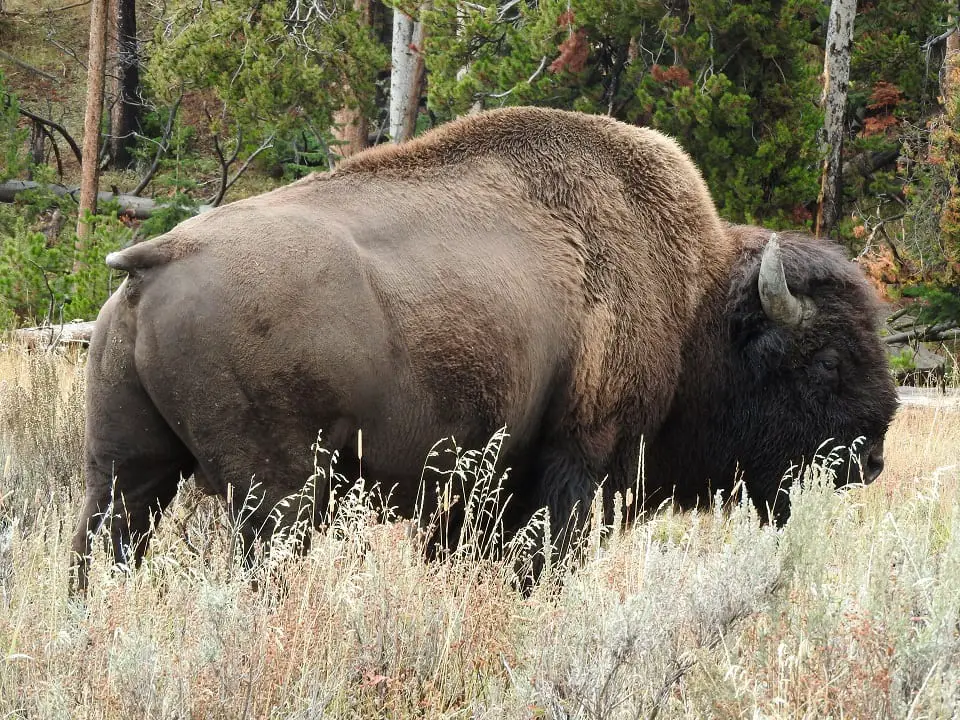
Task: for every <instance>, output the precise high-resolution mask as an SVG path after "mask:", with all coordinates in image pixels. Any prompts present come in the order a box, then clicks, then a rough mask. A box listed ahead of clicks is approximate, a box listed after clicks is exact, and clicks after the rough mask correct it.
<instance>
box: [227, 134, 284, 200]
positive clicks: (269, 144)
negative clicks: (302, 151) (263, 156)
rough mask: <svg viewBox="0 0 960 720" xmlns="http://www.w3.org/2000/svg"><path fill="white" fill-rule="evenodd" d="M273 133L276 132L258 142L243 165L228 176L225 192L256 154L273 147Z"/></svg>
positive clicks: (244, 170)
mask: <svg viewBox="0 0 960 720" xmlns="http://www.w3.org/2000/svg"><path fill="white" fill-rule="evenodd" d="M275 135H276V133H271V134H270V137H268V138H267V139H266V140H264V141H263V142H262V143H260V147H258V148H257V149H256V150H254V151H253V152H252V153H250V155H249V156H248V157H247V159H246V160H244V161H243V165H241V166H240V167H239V168H238V169H237V172H236V173H235V174H234V176H233V177H232V178H230V182H228V183H227V187H226V189H225V190H224V192H226V191H227V190H229V189H230V188H232V187H233V184H234V183H235V182H236V181H237V180H238V179H239V178H240V176H241V175H243V173H244V172H246V170H247V168H248V167H250V163H252V162H253V161H254V159H255V158H256V157H257V155H259V154H260V153H262V152H263V151H264V150H269V149H270V148H272V147H273V138H274V136H275Z"/></svg>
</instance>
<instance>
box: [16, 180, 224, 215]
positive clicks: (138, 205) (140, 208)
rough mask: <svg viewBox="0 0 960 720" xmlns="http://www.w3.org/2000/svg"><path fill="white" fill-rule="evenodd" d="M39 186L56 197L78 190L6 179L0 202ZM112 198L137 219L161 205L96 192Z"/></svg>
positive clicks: (203, 208)
mask: <svg viewBox="0 0 960 720" xmlns="http://www.w3.org/2000/svg"><path fill="white" fill-rule="evenodd" d="M40 187H43V188H45V189H46V190H48V191H49V192H52V193H53V194H54V195H57V196H58V197H71V198H75V197H76V194H77V192H79V188H68V187H66V186H65V185H57V184H50V185H42V186H41V184H40V183H36V182H30V181H28V180H8V181H7V182H5V183H0V202H13V201H14V200H15V199H16V196H17V195H19V194H20V193H22V192H25V191H27V190H35V189H37V188H40ZM114 200H115V201H116V202H117V203H118V204H119V205H120V212H121V213H125V214H127V215H129V216H130V217H134V218H138V219H144V218H148V217H150V216H151V215H152V214H153V213H155V212H156V211H157V210H158V209H159V208H160V207H161V205H160V203H158V202H157V201H155V200H152V199H151V198H144V197H138V196H136V195H118V194H116V193H112V192H99V193H97V201H98V202H111V201H114ZM212 209H213V206H211V205H201V206H200V208H199V211H200V212H206V211H207V210H212Z"/></svg>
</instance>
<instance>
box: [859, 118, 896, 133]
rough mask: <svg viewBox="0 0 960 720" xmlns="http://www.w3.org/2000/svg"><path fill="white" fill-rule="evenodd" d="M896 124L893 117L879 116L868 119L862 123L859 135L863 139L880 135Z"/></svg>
mask: <svg viewBox="0 0 960 720" xmlns="http://www.w3.org/2000/svg"><path fill="white" fill-rule="evenodd" d="M896 124H897V119H896V118H895V117H894V116H893V115H879V116H878V117H868V118H867V119H865V120H864V121H863V130H861V132H860V134H861V135H863V137H870V136H871V135H880V134H882V133H885V132H886V131H887V130H888V129H889V128H891V127H893V126H894V125H896Z"/></svg>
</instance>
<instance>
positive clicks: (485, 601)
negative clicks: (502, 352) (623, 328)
mask: <svg viewBox="0 0 960 720" xmlns="http://www.w3.org/2000/svg"><path fill="white" fill-rule="evenodd" d="M0 358H2V359H0V459H2V472H3V482H2V485H0V717H4V718H6V717H10V718H19V717H23V718H27V717H30V718H33V717H42V718H59V717H64V718H67V717H70V718H128V717H147V718H187V717H203V718H207V717H210V718H320V717H324V718H368V717H390V718H406V717H417V718H454V717H458V718H460V717H476V718H538V717H544V718H547V717H549V718H636V717H677V718H681V717H771V718H813V717H826V716H832V717H903V718H906V717H911V718H919V717H956V716H957V713H958V712H960V691H958V688H960V631H958V627H960V502H958V500H960V498H958V484H960V416H958V415H957V414H949V413H942V412H940V413H938V412H937V411H935V410H931V409H916V408H906V409H904V410H902V411H901V413H900V415H899V416H898V418H897V420H896V421H895V423H894V426H893V428H892V429H891V433H890V436H889V438H888V442H887V470H886V471H885V472H884V474H883V476H882V477H881V479H880V480H879V481H878V482H877V483H876V484H874V485H872V486H870V487H868V488H863V489H854V490H850V491H846V492H841V493H837V492H835V491H834V490H833V489H832V483H831V482H830V474H829V467H828V465H820V466H815V467H811V468H807V469H806V470H805V471H804V472H805V473H806V475H805V477H806V481H805V483H804V485H803V487H802V488H801V487H800V486H799V485H797V486H795V487H794V488H793V489H792V490H791V496H792V502H793V516H792V519H791V520H790V522H789V523H788V524H787V525H786V526H785V528H784V529H783V530H781V531H777V530H775V529H773V528H770V527H765V526H762V525H761V524H760V523H759V521H758V518H757V516H756V513H755V512H754V510H753V509H752V507H751V505H750V504H749V503H748V502H741V503H740V504H734V505H733V507H732V508H730V509H729V510H728V511H726V512H720V511H716V512H713V511H711V512H699V513H697V512H695V513H686V514H680V513H674V512H671V511H669V510H663V511H661V512H659V513H657V514H655V515H653V517H652V518H650V519H649V520H646V521H645V522H643V523H641V524H639V525H636V526H634V527H633V528H632V529H630V530H627V531H619V530H612V531H611V530H605V531H603V532H601V528H599V527H598V526H597V525H594V527H593V528H592V529H591V530H590V531H589V534H588V537H587V538H586V541H585V542H586V551H585V553H584V556H585V557H586V560H585V562H584V563H583V564H582V565H581V566H580V567H579V568H570V567H556V568H552V569H551V572H553V573H554V575H555V578H556V579H557V580H559V581H561V582H558V583H553V582H551V583H545V584H544V585H542V586H539V587H538V588H537V589H536V590H535V591H534V592H533V593H532V595H530V596H529V597H526V598H525V597H523V596H522V595H520V594H518V593H517V592H516V591H515V590H514V589H513V588H512V586H511V582H510V579H511V576H512V575H511V573H512V570H513V562H514V561H515V558H513V557H511V556H510V554H509V553H505V554H504V557H502V558H496V559H492V560H491V559H487V560H483V559H481V558H482V557H485V556H486V554H487V551H488V550H489V549H490V547H491V546H490V543H500V542H502V539H499V538H498V537H497V535H496V532H495V529H494V528H495V525H496V517H497V515H496V513H497V510H496V509H495V508H496V504H495V503H494V502H493V501H492V499H491V496H495V495H496V492H497V491H498V488H499V487H500V484H499V481H500V476H499V474H498V473H499V470H498V468H497V464H496V452H497V447H498V446H497V442H498V440H497V439H496V438H494V440H493V442H492V444H491V446H489V447H488V448H486V449H479V450H475V451H470V450H462V449H456V448H452V449H451V452H453V453H454V459H455V460H456V462H454V463H453V464H452V467H453V468H454V470H453V471H452V474H451V475H450V476H448V479H450V480H451V482H453V486H454V488H455V489H457V490H460V489H462V488H466V490H463V492H464V493H465V494H463V495H462V497H461V499H460V502H462V503H464V505H463V507H464V508H465V509H466V513H465V514H466V515H467V517H468V519H469V518H474V520H471V521H469V522H467V523H466V525H465V529H464V530H463V531H462V533H463V534H462V536H461V537H462V540H463V541H464V542H463V544H462V548H463V550H462V551H458V552H455V553H452V554H450V556H449V557H447V558H445V559H444V560H443V561H442V562H427V561H425V560H424V559H423V547H422V544H423V537H422V535H421V534H420V533H418V532H415V531H413V530H414V529H413V528H412V527H411V525H410V523H408V522H405V521H401V520H399V519H396V518H391V517H389V514H388V516H387V518H386V519H385V520H384V517H383V515H384V512H383V509H384V504H385V503H386V504H387V505H389V497H388V496H387V497H386V498H382V497H380V494H379V492H377V491H375V489H374V488H373V487H372V486H371V485H370V484H366V482H365V483H356V484H351V483H350V482H348V483H346V485H345V489H344V490H343V492H342V493H341V495H340V497H339V500H338V503H337V505H336V510H335V512H333V514H331V515H329V523H330V525H331V527H329V528H327V529H325V530H324V531H323V532H319V533H314V534H312V538H311V539H312V542H311V546H310V549H309V551H308V552H307V553H306V554H305V555H304V556H300V555H298V554H297V553H295V552H293V551H292V545H290V546H286V545H284V542H283V541H281V542H279V549H278V551H277V552H276V553H274V554H272V555H271V556H270V558H269V559H268V560H267V561H266V562H267V563H268V564H271V567H269V568H268V570H270V572H267V573H264V574H263V575H262V577H264V578H266V580H265V581H264V582H262V583H261V584H260V585H259V586H258V588H257V589H254V588H253V586H252V585H251V583H250V582H249V580H250V576H249V574H248V573H246V572H245V571H243V570H242V569H241V568H240V567H239V566H238V565H237V564H236V563H235V561H234V559H233V558H234V554H233V553H232V552H231V549H232V545H233V544H234V542H235V540H236V539H235V537H234V536H233V534H232V530H231V527H230V524H229V522H227V520H226V517H227V512H226V511H225V509H224V507H223V505H222V504H221V503H220V502H219V501H216V500H214V499H212V498H208V497H205V496H203V495H202V494H201V493H200V492H199V491H197V490H196V489H195V488H193V486H192V484H191V483H185V484H184V485H183V487H182V488H181V492H180V494H179V495H178V497H177V499H176V500H175V502H174V504H173V506H172V507H171V508H170V509H169V511H168V513H167V514H166V516H165V518H164V520H163V522H162V523H161V525H160V527H159V529H158V532H157V535H156V537H155V540H154V544H153V546H152V549H151V552H150V553H149V555H148V558H147V560H146V561H145V563H144V566H143V567H142V568H141V569H140V570H139V571H137V572H134V573H132V574H130V575H124V574H121V573H118V572H116V571H114V570H113V569H112V567H111V562H110V560H109V558H107V557H106V555H105V552H104V549H103V547H102V545H101V544H100V543H97V544H96V545H95V550H94V559H93V565H92V569H91V575H90V582H91V591H90V595H89V597H88V598H87V601H86V602H85V603H78V602H75V601H70V600H68V599H67V597H66V593H65V590H66V577H67V566H66V564H67V557H68V546H69V536H70V533H71V531H72V528H73V524H74V520H75V516H76V512H77V510H78V508H79V496H80V489H81V488H80V449H81V445H80V438H81V437H82V424H83V417H82V412H81V410H82V405H81V401H80V398H81V397H82V378H81V376H80V375H79V374H78V372H77V371H76V369H75V368H74V367H72V366H70V365H69V364H67V363H65V362H64V361H63V360H62V359H56V358H51V357H48V356H42V355H41V356H35V357H32V358H30V359H24V358H23V357H21V356H17V355H13V354H6V355H2V356H0ZM438 457H439V456H438ZM434 460H437V462H439V460H438V459H437V458H434ZM333 461H334V458H331V457H325V456H318V462H317V467H318V473H317V476H316V477H315V478H314V480H315V482H318V483H319V482H327V481H329V480H330V478H331V475H332V474H333V473H334V472H335V463H334V462H333ZM350 480H353V479H350ZM474 480H477V481H478V482H479V484H480V485H481V486H483V488H485V490H483V491H477V492H476V493H475V494H473V493H471V491H470V488H471V487H472V486H473V485H475V484H476V483H475V482H474ZM649 481H650V479H648V482H649ZM237 502H246V501H245V500H244V499H243V498H237ZM300 502H301V500H299V499H298V500H296V501H293V500H291V504H290V506H289V508H288V509H287V508H285V509H284V510H285V511H286V510H289V512H291V513H294V514H295V515H296V516H297V517H301V518H303V519H305V518H307V517H308V516H309V515H310V514H311V512H312V511H304V510H303V509H302V508H303V507H308V506H309V503H308V504H307V506H301V505H300V504H298V503H300ZM595 510H597V508H595ZM597 514H599V513H597ZM294 534H295V533H294ZM284 548H286V550H285V549H284ZM274 571H276V572H274Z"/></svg>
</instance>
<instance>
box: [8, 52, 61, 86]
mask: <svg viewBox="0 0 960 720" xmlns="http://www.w3.org/2000/svg"><path fill="white" fill-rule="evenodd" d="M0 59H3V60H6V61H7V62H11V63H13V64H14V65H16V66H17V67H19V68H22V69H23V70H26V71H28V72H32V73H33V74H34V75H39V76H40V77H42V78H45V79H47V80H50V81H51V82H59V80H60V78H58V77H57V76H56V75H51V74H50V73H48V72H47V71H46V70H41V69H40V68H38V67H34V66H33V65H31V64H30V63H27V62H24V61H23V60H20V59H19V58H15V57H14V56H13V55H11V54H10V53H8V52H4V51H3V50H0Z"/></svg>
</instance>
